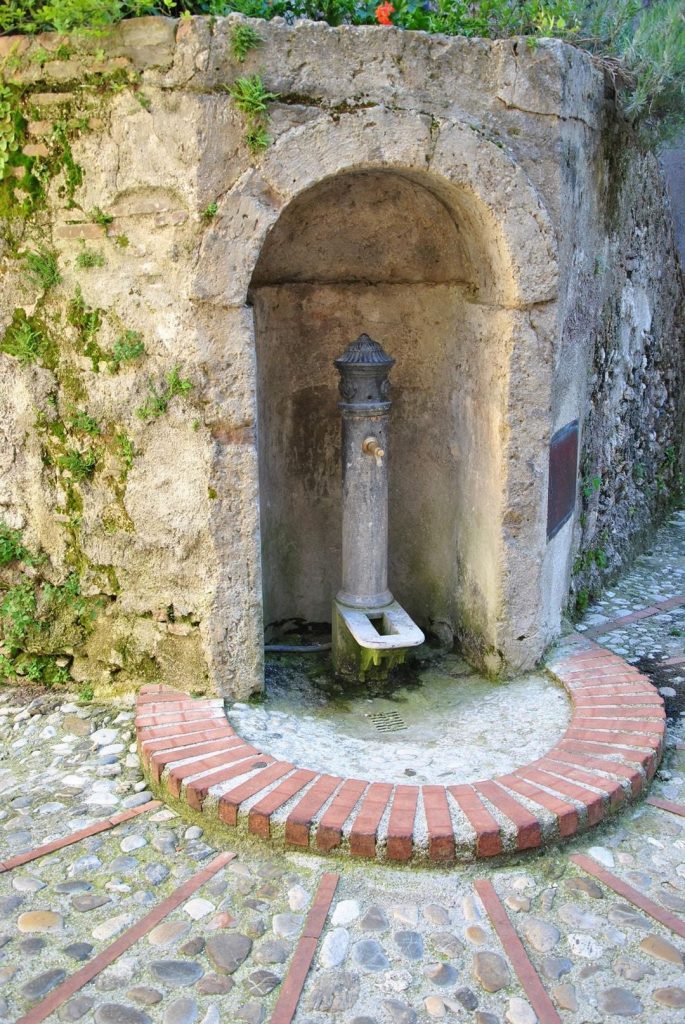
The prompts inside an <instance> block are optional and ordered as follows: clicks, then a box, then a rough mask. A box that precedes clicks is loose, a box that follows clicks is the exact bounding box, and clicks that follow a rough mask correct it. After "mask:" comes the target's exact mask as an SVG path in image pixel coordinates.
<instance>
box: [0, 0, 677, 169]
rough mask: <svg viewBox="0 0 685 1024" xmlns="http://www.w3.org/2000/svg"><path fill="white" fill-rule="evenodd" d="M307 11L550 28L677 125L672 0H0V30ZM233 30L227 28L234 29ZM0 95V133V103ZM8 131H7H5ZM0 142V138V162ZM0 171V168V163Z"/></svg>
mask: <svg viewBox="0 0 685 1024" xmlns="http://www.w3.org/2000/svg"><path fill="white" fill-rule="evenodd" d="M231 12H238V13H240V14H244V15H247V16H248V17H251V18H264V19H270V18H274V17H283V18H286V20H288V21H295V20H297V19H299V18H308V19H311V20H314V21H325V22H328V24H330V25H342V24H351V25H378V26H379V31H383V30H384V28H383V26H394V27H396V28H403V29H418V30H422V31H425V32H441V33H444V34H446V35H461V36H483V37H486V38H491V39H495V38H506V37H510V36H526V37H529V38H530V40H531V42H532V44H533V45H534V41H535V40H536V39H539V38H544V37H549V36H556V37H558V38H561V39H565V40H566V41H567V42H569V43H572V44H573V45H576V46H579V47H582V48H583V49H586V50H589V51H590V52H591V53H592V54H593V56H594V57H595V59H596V60H597V61H598V62H599V63H600V65H602V66H603V67H604V68H605V69H606V70H607V71H609V73H610V74H611V75H612V77H613V79H614V82H615V84H616V86H617V89H618V91H619V92H620V94H621V95H622V97H623V99H624V109H625V111H626V114H627V116H628V117H629V118H630V119H631V120H632V121H633V123H634V124H635V126H636V127H639V128H640V129H641V132H642V136H643V138H645V140H647V141H651V142H655V143H658V142H660V141H663V140H665V139H667V138H670V137H672V135H673V134H674V133H675V132H677V131H678V130H679V129H681V128H682V127H683V125H685V11H684V9H683V3H682V0H652V2H651V3H647V2H643V0H392V2H387V0H386V2H379V0H367V2H364V0H52V2H47V3H45V2H43V3H42V2H41V0H4V3H3V4H2V6H0V32H5V33H10V32H18V33H32V32H43V31H57V32H62V33H72V34H73V33H74V32H87V33H91V34H92V33H96V32H101V31H103V30H106V29H107V28H109V27H110V26H111V25H114V24H115V23H116V22H118V21H120V20H121V19H122V18H133V17H138V16H141V15H148V14H164V15H170V16H172V17H178V16H189V15H191V14H208V15H214V16H223V15H226V14H230V13H231ZM236 30H237V31H236ZM253 31H254V30H253V29H251V26H243V27H240V28H239V27H238V26H236V29H234V33H235V34H233V35H232V37H231V43H230V45H231V50H232V52H233V55H234V57H235V59H236V60H238V61H241V60H243V59H244V57H245V54H246V53H247V52H248V50H249V49H251V48H252V47H253V46H254V45H255V36H256V38H257V39H258V36H257V34H256V33H255V35H254V36H253V35H252V34H251V32H253ZM2 103H3V97H2V94H1V93H0V138H2V132H3V124H4V125H5V127H7V119H8V110H7V107H6V106H5V108H4V109H3V105H2ZM8 134H9V135H10V138H11V134H12V132H11V129H10V131H9V133H8ZM1 161H2V149H1V144H0V166H1ZM0 177H1V169H0Z"/></svg>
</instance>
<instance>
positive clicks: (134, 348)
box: [109, 331, 145, 373]
mask: <svg viewBox="0 0 685 1024" xmlns="http://www.w3.org/2000/svg"><path fill="white" fill-rule="evenodd" d="M144 355H145V344H144V342H143V336H142V334H141V333H140V331H124V332H123V334H120V335H119V337H118V338H117V340H116V341H115V342H114V345H113V346H112V355H111V358H110V362H109V369H110V372H111V373H117V372H118V370H119V369H120V367H121V364H122V363H134V362H135V361H136V359H140V358H141V357H142V356H144Z"/></svg>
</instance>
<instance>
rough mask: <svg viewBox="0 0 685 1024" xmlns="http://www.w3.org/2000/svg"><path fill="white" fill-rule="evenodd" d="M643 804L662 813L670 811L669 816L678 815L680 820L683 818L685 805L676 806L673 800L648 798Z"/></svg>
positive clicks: (655, 797) (684, 816)
mask: <svg viewBox="0 0 685 1024" xmlns="http://www.w3.org/2000/svg"><path fill="white" fill-rule="evenodd" d="M645 803H648V804H652V806H653V807H660V808H661V810H662V811H670V812H671V814H678V815H680V817H681V818H685V804H677V803H675V802H674V801H673V800H660V799H659V797H657V796H650V797H648V798H647V800H646V801H645Z"/></svg>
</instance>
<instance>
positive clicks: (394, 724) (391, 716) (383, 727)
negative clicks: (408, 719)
mask: <svg viewBox="0 0 685 1024" xmlns="http://www.w3.org/2000/svg"><path fill="white" fill-rule="evenodd" d="M368 717H369V718H370V719H371V722H372V723H373V724H374V725H375V726H376V729H377V730H378V732H401V731H402V729H406V728H407V726H406V725H405V723H404V722H403V720H402V718H401V717H400V715H399V714H398V713H397V711H371V712H369V715H368Z"/></svg>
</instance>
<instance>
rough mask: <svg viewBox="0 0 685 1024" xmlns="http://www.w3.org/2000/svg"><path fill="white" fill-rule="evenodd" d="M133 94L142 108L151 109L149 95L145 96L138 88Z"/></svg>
mask: <svg viewBox="0 0 685 1024" xmlns="http://www.w3.org/2000/svg"><path fill="white" fill-rule="evenodd" d="M134 95H135V97H136V99H137V100H138V102H139V103H140V105H141V107H142V108H143V110H152V100H151V99H150V97H149V96H146V95H145V93H144V92H141V91H140V90H139V89H137V90H136V92H135V94H134Z"/></svg>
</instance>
